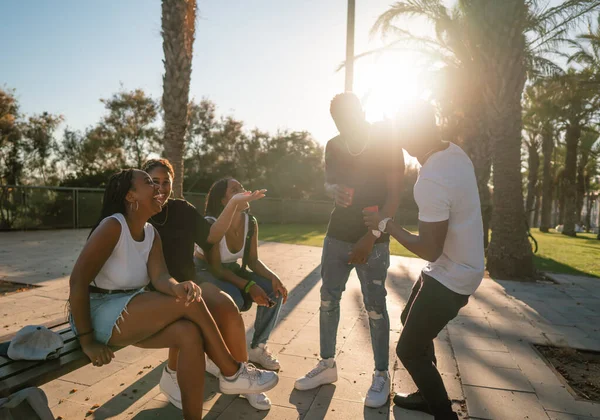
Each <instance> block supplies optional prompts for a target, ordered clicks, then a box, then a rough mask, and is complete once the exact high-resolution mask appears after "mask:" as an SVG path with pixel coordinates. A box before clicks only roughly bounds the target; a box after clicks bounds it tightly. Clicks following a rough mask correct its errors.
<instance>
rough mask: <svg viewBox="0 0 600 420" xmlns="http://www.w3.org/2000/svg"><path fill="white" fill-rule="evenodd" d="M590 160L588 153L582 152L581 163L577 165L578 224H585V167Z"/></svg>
mask: <svg viewBox="0 0 600 420" xmlns="http://www.w3.org/2000/svg"><path fill="white" fill-rule="evenodd" d="M588 159H589V156H588V152H587V151H586V150H582V153H581V156H580V157H579V162H578V163H577V200H576V201H577V223H582V222H583V220H582V219H581V215H582V213H583V201H584V198H585V193H586V191H587V188H586V176H585V175H586V174H585V166H586V165H587V162H588Z"/></svg>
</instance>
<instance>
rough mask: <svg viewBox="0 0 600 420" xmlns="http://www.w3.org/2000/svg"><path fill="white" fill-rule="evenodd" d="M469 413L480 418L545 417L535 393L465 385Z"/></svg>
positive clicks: (495, 419)
mask: <svg viewBox="0 0 600 420" xmlns="http://www.w3.org/2000/svg"><path fill="white" fill-rule="evenodd" d="M464 390H465V397H466V399H467V408H468V410H469V415H470V416H471V417H472V418H473V417H474V418H478V419H486V420H487V419H490V420H517V419H530V420H533V419H535V420H538V419H540V420H541V419H545V418H547V417H548V416H547V415H546V413H545V411H544V408H543V407H542V405H541V404H540V402H539V400H538V398H537V397H536V395H535V394H530V393H526V392H515V391H505V390H499V389H490V388H483V387H475V386H465V387H464Z"/></svg>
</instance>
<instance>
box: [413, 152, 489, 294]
mask: <svg viewBox="0 0 600 420" xmlns="http://www.w3.org/2000/svg"><path fill="white" fill-rule="evenodd" d="M414 196H415V201H416V202H417V205H418V206H419V220H420V221H422V222H442V221H444V220H448V233H447V235H446V242H444V250H443V252H442V255H441V256H440V257H439V258H438V259H437V261H435V262H433V263H429V264H427V266H426V267H425V268H424V269H423V273H425V274H427V275H429V276H431V277H433V278H434V279H436V280H437V281H439V282H440V283H442V284H443V285H444V286H446V287H447V288H448V289H450V290H452V291H454V292H456V293H460V294H461V295H471V294H473V292H475V290H477V287H479V284H480V283H481V280H482V278H483V274H484V270H485V268H484V267H485V264H484V251H483V223H482V220H481V206H480V202H479V192H478V189H477V181H476V179H475V171H474V169H473V163H472V162H471V159H469V157H468V156H467V154H466V153H465V152H464V151H463V150H462V149H461V148H460V147H458V146H457V145H455V144H453V143H450V146H449V147H448V148H447V149H445V150H442V151H440V152H437V153H434V154H433V155H432V156H431V157H430V158H429V159H428V160H427V161H426V162H425V165H423V167H421V169H420V171H419V178H418V179H417V182H416V184H415V188H414Z"/></svg>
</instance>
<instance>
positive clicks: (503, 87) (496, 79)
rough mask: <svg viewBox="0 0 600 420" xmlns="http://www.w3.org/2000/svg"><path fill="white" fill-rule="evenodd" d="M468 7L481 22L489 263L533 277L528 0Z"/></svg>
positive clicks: (499, 273)
mask: <svg viewBox="0 0 600 420" xmlns="http://www.w3.org/2000/svg"><path fill="white" fill-rule="evenodd" d="M466 6H467V7H466V10H465V11H466V13H467V14H469V15H471V16H469V17H470V18H472V19H473V20H474V22H475V23H476V24H478V25H480V29H479V40H478V41H479V42H480V49H479V51H480V54H482V57H481V59H482V62H483V64H484V69H483V74H485V78H486V80H485V84H486V86H485V89H484V96H485V101H486V110H487V115H488V123H489V124H490V139H491V146H492V164H493V181H494V197H493V205H494V212H493V215H492V239H491V241H490V245H489V247H488V250H487V268H488V270H489V272H490V275H492V276H493V277H497V278H517V279H523V278H532V277H533V272H534V269H533V254H532V251H531V246H530V244H529V241H528V240H527V235H526V218H525V211H524V208H523V191H522V183H521V131H522V105H521V97H522V94H523V89H524V87H525V35H524V33H525V26H526V25H525V23H526V18H527V7H526V5H525V1H524V0H503V1H501V2H499V1H497V0H477V1H474V2H467V3H466Z"/></svg>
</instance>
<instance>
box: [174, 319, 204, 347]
mask: <svg viewBox="0 0 600 420" xmlns="http://www.w3.org/2000/svg"><path fill="white" fill-rule="evenodd" d="M169 329H170V332H171V333H172V335H173V337H174V340H175V341H176V344H177V345H178V347H180V348H181V347H187V346H202V345H203V339H202V333H201V332H200V328H198V326H197V325H196V324H194V323H193V322H191V321H188V320H186V319H180V320H178V321H175V322H174V323H173V324H171V325H170V327H169Z"/></svg>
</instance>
